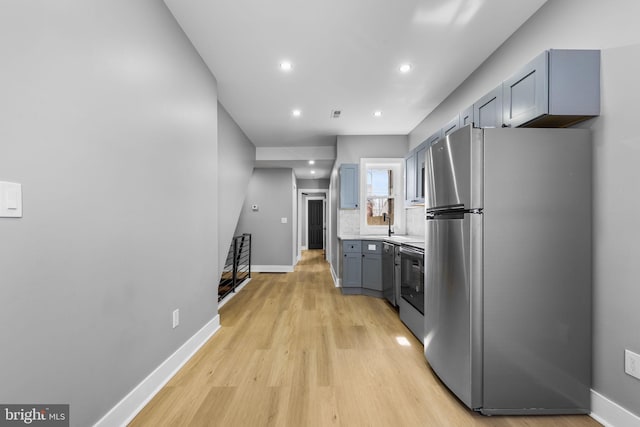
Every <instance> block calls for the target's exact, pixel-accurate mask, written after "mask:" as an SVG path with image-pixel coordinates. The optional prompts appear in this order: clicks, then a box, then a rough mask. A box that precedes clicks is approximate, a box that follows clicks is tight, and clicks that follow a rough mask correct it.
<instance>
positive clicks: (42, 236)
mask: <svg viewBox="0 0 640 427" xmlns="http://www.w3.org/2000/svg"><path fill="white" fill-rule="evenodd" d="M0 52H2V66H1V67H0V94H1V95H0V180H7V181H16V182H20V183H22V188H23V201H24V205H23V213H24V217H23V218H20V219H6V218H0V241H1V242H2V243H1V244H0V272H2V273H1V278H0V289H1V294H2V296H1V298H0V336H1V337H2V350H1V351H0V402H4V403H25V404H28V403H69V404H70V405H71V420H72V421H71V425H74V426H87V425H92V424H93V423H95V422H96V421H97V420H98V419H99V418H101V416H102V415H103V414H104V413H105V412H107V410H109V409H110V408H111V407H112V406H113V405H114V404H115V403H117V402H118V401H119V400H120V399H121V398H122V397H124V396H125V395H126V394H127V393H128V392H129V391H130V390H131V389H132V388H133V387H134V386H135V385H137V384H138V383H139V382H140V381H141V380H142V379H143V378H145V377H146V376H147V375H148V374H149V373H150V372H151V371H152V370H153V369H154V368H156V367H157V366H158V365H159V364H160V363H161V362H162V361H163V360H165V359H166V358H167V357H168V356H169V355H171V354H172V353H173V352H174V351H175V350H176V349H177V348H178V347H180V346H181V345H182V344H183V343H184V342H185V341H186V340H187V339H188V338H189V337H191V336H192V335H193V334H194V333H195V332H196V331H198V330H199V329H200V328H201V327H202V326H203V325H205V324H206V323H207V322H208V321H210V320H211V319H213V318H214V317H215V316H216V315H217V295H216V284H217V278H218V276H217V275H218V266H217V260H218V246H217V243H218V231H217V230H218V207H217V198H218V197H217V195H218V182H217V171H216V168H217V165H218V157H217V87H216V81H215V79H214V78H213V76H212V75H211V74H210V72H209V70H208V69H207V67H206V66H205V65H204V63H203V62H202V60H201V59H200V57H199V56H198V54H197V53H196V52H195V50H194V49H193V48H192V46H191V44H190V43H189V41H188V40H187V38H186V37H185V36H184V34H183V32H182V30H181V29H180V27H179V26H178V25H177V23H176V22H175V21H174V19H173V17H172V15H171V14H170V13H169V11H168V10H167V8H166V7H165V5H164V3H162V2H161V1H157V0H139V1H133V2H132V1H125V0H114V1H100V2H96V1H82V0H75V1H74V0H67V1H53V2H52V1H45V0H30V1H22V0H4V1H3V2H2V3H1V4H0ZM176 308H179V309H180V313H181V316H180V319H181V323H180V326H179V327H178V328H176V329H172V327H171V326H172V325H171V313H172V310H173V309H176Z"/></svg>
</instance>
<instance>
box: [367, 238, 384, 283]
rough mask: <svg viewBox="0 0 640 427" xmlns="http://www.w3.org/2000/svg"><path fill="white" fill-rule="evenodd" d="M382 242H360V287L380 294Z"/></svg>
mask: <svg viewBox="0 0 640 427" xmlns="http://www.w3.org/2000/svg"><path fill="white" fill-rule="evenodd" d="M382 246H383V245H382V242H381V241H373V240H363V241H362V287H363V288H366V289H371V290H372V291H379V292H382Z"/></svg>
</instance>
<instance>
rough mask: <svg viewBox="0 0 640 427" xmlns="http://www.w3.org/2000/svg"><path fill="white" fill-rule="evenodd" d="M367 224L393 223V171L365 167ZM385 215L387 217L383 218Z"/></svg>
mask: <svg viewBox="0 0 640 427" xmlns="http://www.w3.org/2000/svg"><path fill="white" fill-rule="evenodd" d="M366 197H367V204H366V206H367V212H366V218H367V225H387V226H388V224H387V221H390V222H391V225H393V217H394V215H393V200H394V198H393V171H392V170H391V169H387V168H384V169H382V168H378V167H373V168H367V196H366ZM385 216H387V218H385Z"/></svg>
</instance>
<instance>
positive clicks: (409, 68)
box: [400, 64, 411, 73]
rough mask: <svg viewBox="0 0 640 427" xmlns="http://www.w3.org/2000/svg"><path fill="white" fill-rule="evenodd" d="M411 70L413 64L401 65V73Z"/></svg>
mask: <svg viewBox="0 0 640 427" xmlns="http://www.w3.org/2000/svg"><path fill="white" fill-rule="evenodd" d="M409 71H411V64H402V65H400V72H401V73H408V72H409Z"/></svg>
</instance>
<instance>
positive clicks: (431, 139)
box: [423, 129, 443, 148]
mask: <svg viewBox="0 0 640 427" xmlns="http://www.w3.org/2000/svg"><path fill="white" fill-rule="evenodd" d="M442 137H443V133H442V129H440V130H438V131H437V132H436V133H434V134H433V135H431V136H430V137H429V138H427V139H426V141H424V142H423V144H426V145H427V148H428V147H431V146H432V145H433V144H434V143H436V142H437V141H438V140H439V139H440V138H442Z"/></svg>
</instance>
